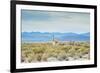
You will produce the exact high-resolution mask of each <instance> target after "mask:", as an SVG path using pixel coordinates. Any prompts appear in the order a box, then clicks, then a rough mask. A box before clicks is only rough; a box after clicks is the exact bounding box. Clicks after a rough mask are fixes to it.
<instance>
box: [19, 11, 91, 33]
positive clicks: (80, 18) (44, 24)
mask: <svg viewBox="0 0 100 73" xmlns="http://www.w3.org/2000/svg"><path fill="white" fill-rule="evenodd" d="M21 24H22V32H62V33H65V32H66V33H67V32H73V33H85V32H90V13H85V12H84V13H82V12H65V11H63V12H61V11H39V10H21Z"/></svg>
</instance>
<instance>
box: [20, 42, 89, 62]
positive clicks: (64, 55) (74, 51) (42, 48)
mask: <svg viewBox="0 0 100 73" xmlns="http://www.w3.org/2000/svg"><path fill="white" fill-rule="evenodd" d="M89 54H90V43H89V42H59V43H55V44H53V43H52V42H48V43H47V42H45V43H22V46H21V62H24V63H32V62H33V63H34V62H50V61H74V60H89V59H90V55H89Z"/></svg>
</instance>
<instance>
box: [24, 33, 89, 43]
mask: <svg viewBox="0 0 100 73" xmlns="http://www.w3.org/2000/svg"><path fill="white" fill-rule="evenodd" d="M53 37H54V39H56V40H58V41H90V32H87V33H81V34H77V33H72V32H69V33H60V32H53V33H51V32H22V42H49V41H52V40H53Z"/></svg>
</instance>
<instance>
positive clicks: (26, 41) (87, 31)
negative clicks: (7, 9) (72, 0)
mask: <svg viewBox="0 0 100 73" xmlns="http://www.w3.org/2000/svg"><path fill="white" fill-rule="evenodd" d="M96 66H97V7H96V6H94V5H78V4H62V3H47V2H33V1H32V2H31V1H11V72H26V71H43V70H58V69H76V68H90V67H96Z"/></svg>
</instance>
